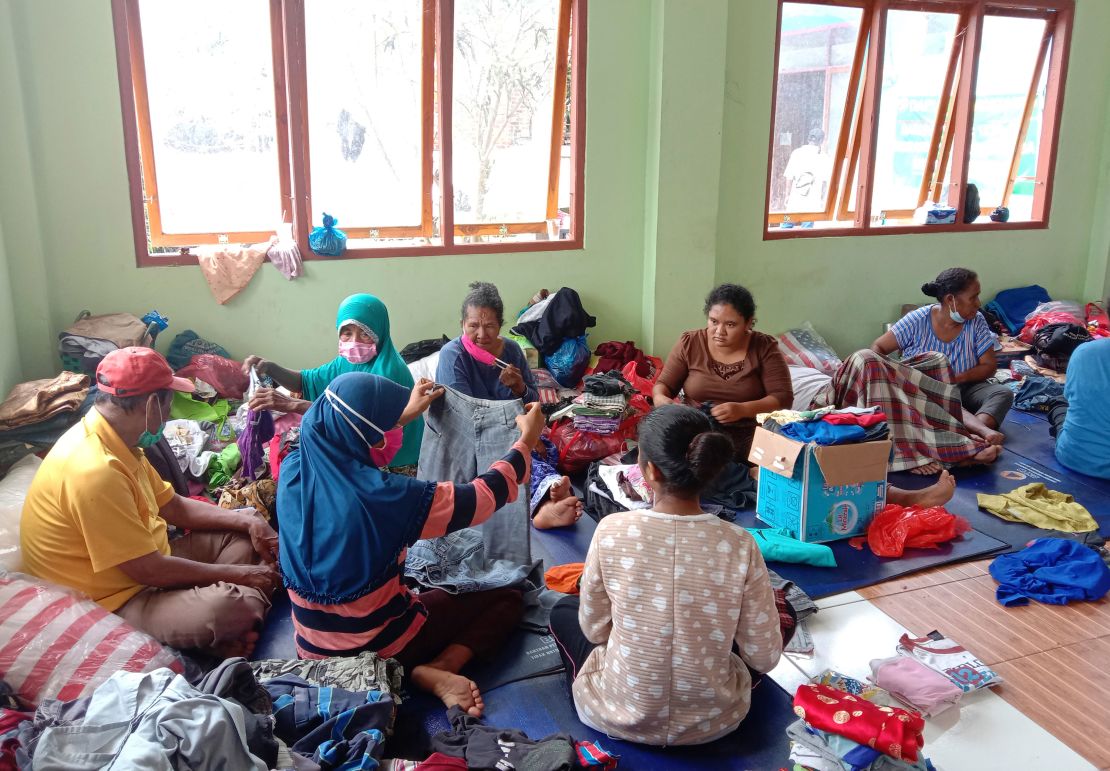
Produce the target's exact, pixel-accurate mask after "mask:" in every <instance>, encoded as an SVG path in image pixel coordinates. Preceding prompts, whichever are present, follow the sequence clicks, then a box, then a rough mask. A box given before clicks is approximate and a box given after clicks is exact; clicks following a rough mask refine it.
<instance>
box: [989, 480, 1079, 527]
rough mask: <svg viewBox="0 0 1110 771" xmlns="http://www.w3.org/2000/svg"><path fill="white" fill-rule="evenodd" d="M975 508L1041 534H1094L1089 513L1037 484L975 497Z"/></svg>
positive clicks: (1065, 495)
mask: <svg viewBox="0 0 1110 771" xmlns="http://www.w3.org/2000/svg"><path fill="white" fill-rule="evenodd" d="M976 500H977V501H978V502H979V508H981V509H983V510H985V511H989V512H990V513H991V514H994V515H995V516H996V517H1000V518H1002V519H1005V520H1007V521H1008V522H1024V523H1025V524H1027V525H1032V526H1033V527H1039V528H1042V529H1044V530H1060V531H1062V532H1065V533H1089V532H1091V531H1093V530H1098V523H1097V522H1096V521H1095V518H1094V517H1092V516H1091V512H1089V511H1087V509H1086V508H1085V507H1083V506H1082V505H1081V504H1079V503H1077V502H1076V500H1075V498H1073V497H1072V496H1070V495H1068V494H1067V493H1061V492H1057V491H1056V490H1050V489H1048V488H1047V487H1045V486H1044V484H1042V483H1041V482H1034V483H1032V484H1028V485H1023V486H1021V487H1019V488H1017V489H1015V490H1011V491H1010V492H1008V493H1003V494H1002V495H987V494H986V493H979V494H978V495H977V496H976Z"/></svg>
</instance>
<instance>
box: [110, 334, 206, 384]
mask: <svg viewBox="0 0 1110 771" xmlns="http://www.w3.org/2000/svg"><path fill="white" fill-rule="evenodd" d="M96 385H97V388H99V389H100V390H101V391H103V392H104V393H106V394H111V395H112V396H142V395H143V394H152V393H154V392H155V391H161V390H162V389H164V388H170V389H173V390H174V391H184V392H185V393H192V392H193V391H195V390H197V389H196V386H194V385H193V383H192V381H190V380H186V379H185V378H183V377H174V374H173V370H172V369H170V363H169V362H168V361H166V360H165V358H163V356H162V354H160V353H158V351H156V350H154V349H153V348H139V347H137V346H132V347H130V348H120V349H118V350H115V351H112V352H111V353H109V354H108V355H107V356H105V357H104V359H103V360H102V361H101V362H100V366H99V367H97V368H96Z"/></svg>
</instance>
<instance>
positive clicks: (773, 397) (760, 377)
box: [652, 284, 794, 462]
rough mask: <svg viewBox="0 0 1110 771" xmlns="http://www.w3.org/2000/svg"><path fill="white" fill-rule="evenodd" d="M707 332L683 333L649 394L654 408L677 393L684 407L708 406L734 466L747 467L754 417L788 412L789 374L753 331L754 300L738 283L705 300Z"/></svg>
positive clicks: (765, 338) (773, 346) (773, 345)
mask: <svg viewBox="0 0 1110 771" xmlns="http://www.w3.org/2000/svg"><path fill="white" fill-rule="evenodd" d="M705 315H706V318H707V320H708V323H707V324H706V326H705V329H695V330H691V331H690V332H684V333H683V335H682V337H681V338H680V339H679V341H678V342H677V343H675V346H674V348H672V349H671V353H670V355H669V356H668V357H667V363H666V365H665V366H664V367H663V374H661V375H660V376H659V380H658V381H657V382H656V384H655V390H654V392H653V393H652V396H653V397H654V401H655V404H656V406H659V405H662V404H670V403H671V402H673V401H674V399H675V397H676V396H677V395H678V392H679V391H682V392H684V393H685V397H686V402H687V403H688V404H692V405H695V406H697V405H708V407H709V412H710V414H711V415H712V416H713V418H714V419H715V420H716V421H717V422H718V423H720V424H721V427H722V428H723V429H724V430H725V432H726V433H727V434H728V436H729V438H730V439H732V443H733V446H734V448H735V453H734V457H735V459H736V460H737V461H741V462H746V461H747V459H748V452H749V450H750V449H751V445H752V435H753V434H755V416H756V415H757V414H759V413H761V412H774V411H775V410H778V409H784V408H785V409H789V408H790V406H791V405H792V404H793V402H794V391H793V389H792V388H791V385H790V370H789V368H788V367H787V366H786V359H785V358H783V355H782V353H781V352H780V351H779V346H778V341H777V340H776V339H775V338H774V337H772V336H771V335H765V334H763V333H762V332H756V331H754V330H753V329H752V327H753V326H754V325H755V300H754V299H752V293H751V292H749V291H748V290H747V289H745V288H744V287H742V286H739V285H737V284H721V285H720V286H718V287H717V288H716V289H714V290H713V291H712V292H710V293H709V296H708V297H706V298H705Z"/></svg>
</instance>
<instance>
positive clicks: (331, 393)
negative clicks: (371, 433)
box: [324, 388, 386, 450]
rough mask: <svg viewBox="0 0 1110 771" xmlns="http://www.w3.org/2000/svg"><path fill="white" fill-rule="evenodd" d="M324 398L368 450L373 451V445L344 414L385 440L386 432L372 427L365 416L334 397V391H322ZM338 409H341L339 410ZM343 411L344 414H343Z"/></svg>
mask: <svg viewBox="0 0 1110 771" xmlns="http://www.w3.org/2000/svg"><path fill="white" fill-rule="evenodd" d="M324 397H325V398H326V399H327V400H328V404H330V405H331V406H332V407H333V408H334V409H335V411H336V412H338V413H339V417H341V418H343V420H345V421H347V425H349V426H350V427H351V428H353V429H354V430H355V433H356V434H358V435H359V436H360V437H362V441H364V442H366V447H367V449H368V450H373V449H374V445H372V444H371V443H370V440H369V439H367V438H366V434H364V433H362V430H361V429H360V428H359V427H358V426H356V425H355V424H354V421H352V420H351V419H350V418H348V417H347V415H346V412H349V413H351V415H353V416H354V417H356V418H358V419H359V420H361V421H362V422H363V423H365V424H366V425H368V426H370V428H372V429H374V430H375V431H377V432H378V433H379V434H381V435H382V438H383V439H384V438H385V434H386V432H385V430H384V429H381V428H378V427H377V426H376V425H374V424H373V423H372V422H371V421H370V419H369V418H367V417H366V416H365V415H362V414H361V413H359V412H358V411H357V410H355V409H354V408H353V407H351V405H349V404H347V402H345V401H343V400H342V399H340V398H339V396H337V395H336V393H335V391H333V390H331V389H330V388H327V389H325V390H324ZM340 407H342V409H340ZM344 410H345V411H346V412H344Z"/></svg>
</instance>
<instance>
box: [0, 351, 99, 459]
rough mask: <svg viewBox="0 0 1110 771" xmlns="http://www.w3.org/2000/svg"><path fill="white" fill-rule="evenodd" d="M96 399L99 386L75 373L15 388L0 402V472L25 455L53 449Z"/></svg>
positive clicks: (62, 374) (66, 373)
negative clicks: (91, 383)
mask: <svg viewBox="0 0 1110 771" xmlns="http://www.w3.org/2000/svg"><path fill="white" fill-rule="evenodd" d="M95 398H96V386H92V385H90V382H89V378H88V376H87V375H83V374H79V373H76V372H62V373H61V374H60V375H58V376H57V377H54V378H47V379H45V380H31V381H29V382H26V383H20V384H18V385H16V386H15V387H14V388H12V390H11V392H10V393H9V394H8V396H7V398H6V399H4V401H3V402H2V403H0V472H3V471H6V470H7V468H8V467H10V466H11V465H12V464H13V463H15V462H16V461H17V460H19V459H20V458H22V457H23V456H25V455H28V454H30V453H32V452H38V451H40V450H47V449H49V448H50V447H52V446H54V443H55V442H56V441H58V439H59V438H60V437H61V436H62V434H64V433H65V432H66V431H67V430H68V429H69V427H70V426H72V425H73V424H74V423H76V422H77V421H78V420H80V419H81V417H82V416H83V415H84V414H85V413H86V412H88V411H89V408H90V407H92V403H93V401H94V399H95Z"/></svg>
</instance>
